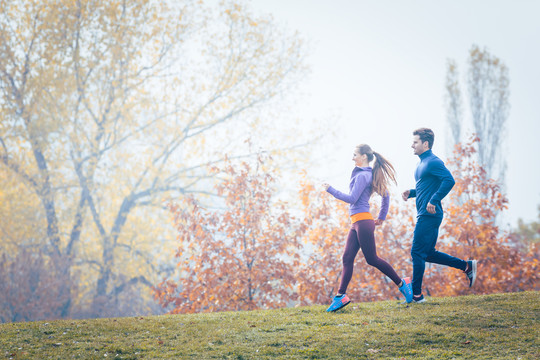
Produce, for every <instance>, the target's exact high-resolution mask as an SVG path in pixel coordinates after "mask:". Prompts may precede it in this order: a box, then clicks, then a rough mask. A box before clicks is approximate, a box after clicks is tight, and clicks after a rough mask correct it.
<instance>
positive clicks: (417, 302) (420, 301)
mask: <svg viewBox="0 0 540 360" xmlns="http://www.w3.org/2000/svg"><path fill="white" fill-rule="evenodd" d="M412 302H413V303H416V304H421V303H424V302H426V299H424V295H420V297H419V298H416V299H415V298H414V297H413V300H412Z"/></svg>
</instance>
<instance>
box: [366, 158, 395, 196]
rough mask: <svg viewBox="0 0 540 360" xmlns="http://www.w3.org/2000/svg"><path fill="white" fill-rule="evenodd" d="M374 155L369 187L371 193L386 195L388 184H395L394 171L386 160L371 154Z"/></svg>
mask: <svg viewBox="0 0 540 360" xmlns="http://www.w3.org/2000/svg"><path fill="white" fill-rule="evenodd" d="M373 154H374V155H375V164H374V165H373V180H372V185H371V191H372V192H376V193H377V194H379V195H381V196H386V194H388V188H389V186H390V182H393V183H394V184H397V182H396V171H395V170H394V167H393V166H392V164H390V162H388V160H386V159H385V158H384V157H383V156H382V155H381V154H379V153H376V152H373Z"/></svg>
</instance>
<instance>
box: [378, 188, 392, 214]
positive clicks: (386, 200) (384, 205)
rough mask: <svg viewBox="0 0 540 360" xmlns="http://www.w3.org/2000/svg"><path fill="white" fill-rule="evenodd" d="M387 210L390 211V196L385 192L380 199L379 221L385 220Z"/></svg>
mask: <svg viewBox="0 0 540 360" xmlns="http://www.w3.org/2000/svg"><path fill="white" fill-rule="evenodd" d="M388 209H390V194H389V193H388V192H387V193H386V195H385V196H383V197H382V199H381V210H380V211H379V219H380V220H385V219H386V214H388Z"/></svg>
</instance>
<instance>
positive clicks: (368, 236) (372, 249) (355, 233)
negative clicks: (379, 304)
mask: <svg viewBox="0 0 540 360" xmlns="http://www.w3.org/2000/svg"><path fill="white" fill-rule="evenodd" d="M374 231H375V222H374V221H373V220H360V221H357V222H355V223H354V224H352V226H351V230H349V235H348V236H347V244H346V245H345V252H344V253H343V272H342V273H341V283H340V285H339V290H338V293H340V294H345V292H346V291H347V286H349V282H350V281H351V278H352V274H353V269H354V258H355V257H356V254H357V253H358V250H360V249H362V253H363V254H364V258H365V259H366V262H367V263H368V264H369V265H371V266H374V267H376V268H377V269H379V271H381V272H382V273H383V274H385V275H386V276H388V277H389V278H390V279H391V280H392V281H393V282H394V283H395V284H396V285H399V284H400V283H401V278H400V277H399V276H398V274H397V273H396V272H395V271H394V268H393V267H392V266H391V265H390V264H388V263H387V262H386V261H384V260H383V259H381V258H380V257H378V256H377V248H376V246H375V234H374Z"/></svg>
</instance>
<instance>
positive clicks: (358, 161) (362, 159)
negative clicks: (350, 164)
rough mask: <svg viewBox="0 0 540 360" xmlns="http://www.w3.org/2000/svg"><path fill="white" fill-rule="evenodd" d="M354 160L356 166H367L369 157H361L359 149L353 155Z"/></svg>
mask: <svg viewBox="0 0 540 360" xmlns="http://www.w3.org/2000/svg"><path fill="white" fill-rule="evenodd" d="M352 160H353V161H354V165H356V166H365V162H366V160H367V155H366V154H364V155H361V154H360V153H359V152H358V149H355V150H354V153H353V158H352Z"/></svg>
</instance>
